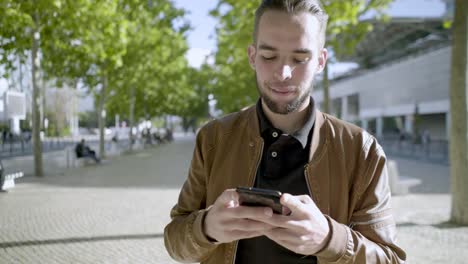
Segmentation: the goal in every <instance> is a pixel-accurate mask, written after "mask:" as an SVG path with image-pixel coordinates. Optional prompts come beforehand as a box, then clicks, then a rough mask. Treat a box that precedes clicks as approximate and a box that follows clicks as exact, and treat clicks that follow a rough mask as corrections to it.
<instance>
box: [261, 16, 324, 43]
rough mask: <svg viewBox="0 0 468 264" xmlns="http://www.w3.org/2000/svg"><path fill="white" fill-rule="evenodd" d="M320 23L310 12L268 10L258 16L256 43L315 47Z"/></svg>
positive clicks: (317, 41)
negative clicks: (293, 12)
mask: <svg viewBox="0 0 468 264" xmlns="http://www.w3.org/2000/svg"><path fill="white" fill-rule="evenodd" d="M319 32H320V24H319V21H318V19H317V18H316V17H315V16H313V15H312V14H310V13H306V12H300V13H298V14H288V13H286V12H284V11H277V10H268V11H266V12H265V13H264V14H263V15H262V17H261V18H260V21H259V24H258V31H257V45H262V44H267V45H269V46H273V47H275V48H278V49H315V48H316V47H317V45H318V43H319Z"/></svg>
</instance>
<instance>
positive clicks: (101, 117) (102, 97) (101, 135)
mask: <svg viewBox="0 0 468 264" xmlns="http://www.w3.org/2000/svg"><path fill="white" fill-rule="evenodd" d="M107 81H108V80H107V74H104V75H103V77H102V89H101V92H100V94H99V106H98V124H99V155H100V156H101V158H102V159H103V158H105V157H106V152H105V151H106V150H105V147H104V143H105V138H104V126H105V122H106V116H105V112H104V111H105V109H104V103H105V100H106V90H107V85H108V83H107Z"/></svg>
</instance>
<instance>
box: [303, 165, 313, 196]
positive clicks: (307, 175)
mask: <svg viewBox="0 0 468 264" xmlns="http://www.w3.org/2000/svg"><path fill="white" fill-rule="evenodd" d="M308 168H309V164H306V165H305V166H304V177H305V180H306V184H307V189H308V190H309V194H310V198H312V200H314V194H313V193H312V188H310V182H309V172H308V171H307V169H308ZM314 201H315V200H314Z"/></svg>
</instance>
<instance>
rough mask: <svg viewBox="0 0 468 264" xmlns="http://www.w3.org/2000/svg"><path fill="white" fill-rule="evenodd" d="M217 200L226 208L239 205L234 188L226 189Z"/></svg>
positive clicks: (237, 195)
mask: <svg viewBox="0 0 468 264" xmlns="http://www.w3.org/2000/svg"><path fill="white" fill-rule="evenodd" d="M217 202H219V203H220V204H222V206H223V207H226V208H234V207H237V206H239V194H238V193H237V192H236V190H235V189H227V190H225V191H224V192H223V193H222V194H221V195H220V196H219V197H218V200H217Z"/></svg>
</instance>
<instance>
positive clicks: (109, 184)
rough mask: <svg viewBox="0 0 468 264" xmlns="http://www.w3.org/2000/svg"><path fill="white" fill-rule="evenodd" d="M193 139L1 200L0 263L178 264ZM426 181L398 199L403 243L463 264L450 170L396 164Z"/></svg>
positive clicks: (22, 188)
mask: <svg viewBox="0 0 468 264" xmlns="http://www.w3.org/2000/svg"><path fill="white" fill-rule="evenodd" d="M192 150H193V137H189V138H184V139H180V140H178V141H176V142H174V143H172V144H168V145H162V146H158V147H156V148H154V149H150V150H145V151H142V152H140V153H138V154H136V155H133V156H121V157H115V158H113V159H112V160H111V161H110V162H109V163H107V164H103V165H101V166H89V167H85V168H79V169H72V170H68V171H66V172H63V171H61V172H60V173H57V174H56V175H49V176H47V177H45V178H41V179H37V178H33V177H25V178H22V179H20V180H19V183H18V185H17V186H16V187H15V188H14V189H12V190H10V191H9V192H8V193H0V263H47V264H49V263H175V262H173V261H172V260H171V259H170V258H169V256H168V255H167V253H166V251H165V249H164V243H163V238H162V236H163V229H164V226H165V225H166V223H167V222H168V221H169V210H170V208H171V207H172V206H173V205H174V204H175V202H176V200H177V195H178V190H179V188H180V186H181V185H182V184H183V182H184V179H185V177H186V174H187V168H188V166H189V161H190V158H191V155H192ZM398 164H399V167H400V171H401V174H406V175H408V176H412V177H419V178H422V179H423V184H422V185H421V186H418V187H417V188H415V189H414V192H413V194H411V195H406V196H395V197H394V198H393V204H394V207H395V217H396V219H397V222H398V229H399V234H398V237H399V240H400V243H401V245H402V246H403V247H404V248H405V249H406V250H407V252H408V254H409V263H466V260H467V259H468V251H467V250H466V249H467V248H468V227H454V226H450V225H448V224H446V223H445V222H446V221H447V220H448V217H449V213H450V196H449V194H448V192H449V181H448V170H449V169H448V167H446V166H441V165H433V164H428V163H418V162H416V161H408V160H398Z"/></svg>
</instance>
